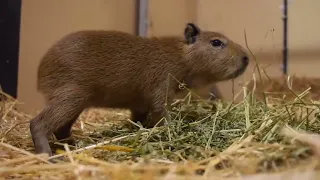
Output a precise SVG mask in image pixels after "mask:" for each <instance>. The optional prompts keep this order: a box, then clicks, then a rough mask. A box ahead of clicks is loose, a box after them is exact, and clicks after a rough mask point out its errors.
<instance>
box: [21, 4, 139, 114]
mask: <svg viewBox="0 0 320 180" xmlns="http://www.w3.org/2000/svg"><path fill="white" fill-rule="evenodd" d="M135 9H136V7H135V0H117V1H115V0H90V1H88V0H68V1H66V0H54V1H43V0H26V1H23V2H22V17H21V19H22V20H21V21H22V22H21V39H20V60H19V61H20V62H19V63H20V64H19V82H18V100H19V101H21V102H23V103H25V105H22V106H20V108H22V110H25V111H27V112H29V113H35V112H36V111H38V110H39V109H41V108H42V107H43V97H42V95H40V94H39V93H38V92H37V91H36V72H37V66H38V63H39V61H40V58H41V57H42V56H43V54H44V53H45V51H46V50H47V49H48V48H49V47H50V46H51V45H52V44H53V43H54V42H55V41H57V40H58V39H59V38H60V37H62V36H64V35H65V34H67V33H70V32H72V31H76V30H82V29H116V30H122V31H125V32H129V33H135V28H136V27H135V24H136V22H135V19H136V18H135V16H136V10H135Z"/></svg>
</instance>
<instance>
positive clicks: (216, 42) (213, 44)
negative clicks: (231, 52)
mask: <svg viewBox="0 0 320 180" xmlns="http://www.w3.org/2000/svg"><path fill="white" fill-rule="evenodd" d="M210 43H211V44H212V46H214V47H218V46H222V42H221V41H220V40H219V39H215V40H212V41H211V42H210Z"/></svg>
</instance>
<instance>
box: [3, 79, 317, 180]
mask: <svg viewBox="0 0 320 180" xmlns="http://www.w3.org/2000/svg"><path fill="white" fill-rule="evenodd" d="M296 79H298V80H295V79H294V81H293V84H294V83H295V82H297V83H299V82H298V81H299V78H296ZM300 80H301V79H300ZM275 81H279V82H278V85H279V84H281V83H282V85H281V86H274V87H263V88H261V86H260V85H259V83H255V85H253V84H251V85H249V86H248V87H249V88H247V89H246V88H245V89H244V91H242V92H239V93H243V94H245V98H244V99H243V100H242V101H240V102H225V101H207V100H198V99H197V100H195V99H192V98H191V96H192V93H191V92H190V93H189V94H188V95H187V96H186V97H185V98H184V99H180V100H176V101H175V102H173V104H172V107H171V109H170V110H169V112H170V114H171V118H172V119H173V121H171V122H168V124H167V125H166V126H163V127H156V128H153V129H145V128H143V127H142V126H141V125H140V124H138V123H133V122H131V121H130V120H129V112H127V111H125V110H103V109H90V110H87V111H85V112H84V113H83V114H82V115H81V117H80V118H79V121H77V123H76V124H75V125H74V127H73V136H74V137H75V139H76V140H77V142H76V146H66V145H65V144H62V143H59V142H57V141H56V140H55V139H54V137H52V138H51V143H52V147H54V149H55V150H56V155H55V156H53V157H50V158H51V159H54V160H56V163H54V164H53V163H50V162H49V161H48V159H49V157H47V156H46V155H35V154H34V152H33V151H34V149H33V145H32V141H31V137H30V133H29V124H28V122H29V120H30V119H31V118H32V116H31V115H28V114H25V113H22V112H20V111H18V110H16V108H15V105H16V104H17V103H18V102H17V101H16V100H15V99H13V98H11V97H8V98H6V99H5V100H3V101H1V102H0V103H1V104H0V118H1V119H0V137H1V143H0V149H1V150H0V177H1V178H4V179H148V180H149V179H240V178H242V179H248V180H249V179H250V180H251V179H267V178H268V179H270V178H273V179H280V178H281V179H283V178H285V179H301V178H302V179H312V178H313V179H318V177H320V176H319V174H318V171H317V169H318V167H319V166H318V164H319V157H318V155H319V153H320V138H319V136H318V135H317V133H318V132H319V130H320V116H319V115H318V112H319V102H318V101H316V100H317V99H318V95H316V91H317V90H315V89H313V88H316V87H315V86H316V84H317V83H316V80H314V79H313V80H310V82H313V84H312V83H309V84H308V83H306V82H309V81H307V80H306V79H303V80H302V82H304V83H302V84H304V85H305V84H307V86H309V87H311V86H312V87H311V89H308V88H309V87H305V86H301V87H299V86H296V87H294V88H292V86H290V85H289V86H287V85H288V84H290V83H287V82H286V81H282V80H272V82H274V84H277V83H275ZM268 84H272V83H268ZM310 84H311V85H310ZM279 87H286V89H281V88H279ZM265 91H269V92H270V91H273V93H269V94H268V93H266V94H267V95H266V97H267V104H265V103H264V101H261V100H262V99H263V98H264V96H261V93H262V92H265ZM276 91H279V92H282V93H280V94H279V93H278V94H277V93H275V92H276ZM284 91H286V92H287V95H286V96H285V97H284V96H283V95H284V93H283V92H284ZM252 92H253V93H252ZM259 93H260V94H259ZM289 94H290V95H289ZM4 95H5V94H4ZM6 96H7V95H6ZM61 157H64V158H61Z"/></svg>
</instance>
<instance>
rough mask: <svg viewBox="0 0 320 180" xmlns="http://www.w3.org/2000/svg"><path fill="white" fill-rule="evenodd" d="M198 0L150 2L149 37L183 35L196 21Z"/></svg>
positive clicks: (151, 0) (153, 0)
mask: <svg viewBox="0 0 320 180" xmlns="http://www.w3.org/2000/svg"><path fill="white" fill-rule="evenodd" d="M196 5H197V0H174V1H172V0H161V1H159V0H149V30H148V35H149V36H162V35H182V33H183V30H184V27H185V25H186V23H188V22H195V20H196Z"/></svg>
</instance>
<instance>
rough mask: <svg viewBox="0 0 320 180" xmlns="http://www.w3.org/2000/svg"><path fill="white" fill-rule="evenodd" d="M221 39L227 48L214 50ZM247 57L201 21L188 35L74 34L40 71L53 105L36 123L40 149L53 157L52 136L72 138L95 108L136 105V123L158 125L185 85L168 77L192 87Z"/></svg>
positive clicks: (235, 70)
mask: <svg viewBox="0 0 320 180" xmlns="http://www.w3.org/2000/svg"><path fill="white" fill-rule="evenodd" d="M214 39H219V40H220V41H222V42H223V43H224V46H220V47H214V46H213V45H212V44H210V41H212V40H214ZM244 57H246V58H247V55H246V52H245V51H244V50H243V48H242V47H240V46H239V45H238V44H236V43H234V42H232V41H231V40H229V39H227V37H225V36H224V35H222V34H220V33H216V32H208V31H200V29H199V28H198V27H196V26H195V25H194V24H188V25H187V26H186V28H185V34H184V37H183V36H181V37H159V38H156V37H153V38H143V37H139V36H133V35H130V34H127V33H123V32H118V31H78V32H75V33H72V34H69V35H67V36H66V37H64V38H62V39H61V40H60V41H58V42H57V43H56V44H55V45H54V46H52V47H51V49H49V51H48V52H47V53H46V54H45V56H44V57H43V58H42V60H41V62H40V65H39V68H38V82H37V85H38V90H39V91H40V92H41V93H42V94H44V96H45V98H46V101H47V106H46V107H45V109H44V110H43V111H42V112H41V113H40V114H39V115H38V116H36V117H35V118H34V119H33V120H31V123H30V130H31V134H32V139H33V143H34V146H35V150H36V152H37V153H48V154H49V155H52V152H51V149H50V146H49V143H48V136H49V135H50V134H51V133H53V134H54V135H55V136H56V137H57V139H59V140H60V139H65V138H68V137H71V131H70V130H71V127H72V125H73V123H74V122H75V121H76V120H77V118H78V117H79V115H80V113H81V112H82V111H83V110H84V109H86V108H90V107H109V108H125V109H130V110H131V112H132V119H133V121H135V122H137V121H140V122H142V124H143V125H144V126H145V127H153V126H154V125H155V124H156V123H157V122H159V120H160V119H161V118H162V117H167V114H166V111H165V106H164V104H165V102H166V100H167V99H168V101H170V100H172V98H173V96H174V95H175V93H176V92H177V89H178V83H177V82H176V81H174V80H172V78H171V80H172V81H168V77H169V76H168V74H169V73H170V74H171V75H172V76H174V77H175V78H177V79H178V80H180V81H185V82H187V84H188V83H189V84H188V85H189V86H190V87H191V88H192V82H193V81H194V80H197V79H201V81H202V82H204V83H205V84H206V83H212V82H217V81H222V80H227V79H230V78H235V77H237V76H238V75H240V74H242V73H243V72H244V71H245V69H246V67H247V64H248V63H247V62H244V61H247V60H248V59H246V60H244ZM166 98H167V99H166ZM149 113H151V117H150V118H148V114H149ZM160 125H163V123H160Z"/></svg>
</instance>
